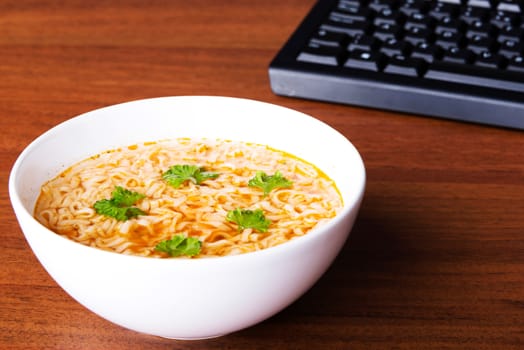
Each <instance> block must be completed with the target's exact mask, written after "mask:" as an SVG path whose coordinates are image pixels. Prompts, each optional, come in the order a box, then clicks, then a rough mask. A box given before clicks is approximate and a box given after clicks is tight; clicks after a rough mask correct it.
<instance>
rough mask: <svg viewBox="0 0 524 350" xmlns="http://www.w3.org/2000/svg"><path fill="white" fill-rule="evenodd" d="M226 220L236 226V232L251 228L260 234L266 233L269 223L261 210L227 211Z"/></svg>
mask: <svg viewBox="0 0 524 350" xmlns="http://www.w3.org/2000/svg"><path fill="white" fill-rule="evenodd" d="M226 218H227V220H229V221H231V222H234V223H235V224H237V225H238V230H239V231H243V230H244V229H246V228H252V229H255V230H258V231H260V232H266V231H267V229H268V228H269V225H270V224H271V221H270V220H268V219H266V217H265V216H264V212H263V211H262V210H261V209H255V210H250V209H240V208H238V209H235V210H230V211H228V213H227V215H226Z"/></svg>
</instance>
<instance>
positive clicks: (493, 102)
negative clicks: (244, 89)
mask: <svg viewBox="0 0 524 350" xmlns="http://www.w3.org/2000/svg"><path fill="white" fill-rule="evenodd" d="M269 77H270V82H271V88H272V89H273V91H274V92H275V93H276V94H278V95H283V96H290V97H298V98H306V99H314V100H320V101H327V102H335V103H343V104H349V105H356V106H365V107H371V108H379V109H385V110H393V111H399V112H406V113H412V114H418V115H424V116H433V117H442V118H448V119H453V120H460V121H465V122H474V123H481V124H486V125H492V126H500V127H508V128H515V129H521V130H524V0H469V1H468V0H444V1H435V0H320V1H319V2H318V3H316V5H315V6H314V7H313V8H312V9H311V11H310V12H309V13H308V15H307V16H306V17H305V18H304V20H303V21H302V23H301V24H300V25H299V27H298V28H297V29H296V31H295V32H294V33H293V34H292V35H291V37H290V38H289V40H288V41H287V42H286V43H285V44H284V46H283V47H282V49H281V50H280V51H279V53H278V54H277V55H276V57H275V58H274V59H273V61H272V62H271V64H270V66H269Z"/></svg>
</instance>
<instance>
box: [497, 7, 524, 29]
mask: <svg viewBox="0 0 524 350" xmlns="http://www.w3.org/2000/svg"><path fill="white" fill-rule="evenodd" d="M519 16H520V15H519V14H518V13H514V12H507V11H496V12H495V13H493V14H492V16H491V18H490V23H491V24H492V25H494V26H495V27H497V28H502V27H505V26H507V25H512V26H513V25H516V24H517V23H518V21H519Z"/></svg>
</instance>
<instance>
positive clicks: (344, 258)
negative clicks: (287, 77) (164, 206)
mask: <svg viewBox="0 0 524 350" xmlns="http://www.w3.org/2000/svg"><path fill="white" fill-rule="evenodd" d="M312 4H313V0H307V1H306V0H286V1H280V0H263V1H250V0H234V1H212V0H194V1H179V0H166V1H158V0H152V1H138V0H129V1H118V0H115V1H95V2H88V1H81V0H69V1H51V0H44V1H36V0H33V1H30V0H21V1H19V0H16V1H15V0H3V1H1V2H0V130H1V133H2V137H1V139H0V171H1V176H0V184H1V186H0V235H1V239H0V252H1V263H0V348H1V349H113V350H119V349H246V350H247V349H272V350H277V349H523V348H524V133H522V132H519V131H515V130H506V129H499V128H490V127H486V126H479V125H472V124H465V123H459V122H453V121H446V120H439V119H431V118H424V117H420V116H410V115H404V114H397V113H390V112H384V111H378V110H373V109H363V108H358V107H350V106H340V105H332V104H327V103H321V102H313V101H305V100H299V99H290V98H285V97H278V96H276V95H274V94H273V93H272V92H271V90H270V88H269V82H268V74H267V67H268V64H269V62H270V61H271V59H272V58H273V57H274V55H275V54H276V52H277V51H278V49H279V48H280V47H281V46H282V44H283V43H284V42H285V40H286V39H287V38H288V36H289V35H290V34H291V33H292V31H293V30H294V28H295V27H296V26H297V25H298V23H299V22H300V20H301V19H302V17H303V16H304V15H305V14H306V12H307V11H308V9H309V8H310V7H311V5H312ZM169 95H224V96H237V97H245V98H252V99H257V100H262V101H267V102H271V103H276V104H280V105H283V106H287V107H291V108H294V109H297V110H299V111H302V112H305V113H308V114H310V115H313V116H315V117H317V118H318V119H320V120H323V121H325V122H327V123H328V124H330V125H331V126H333V127H334V128H336V129H338V130H339V131H340V132H342V133H343V134H344V135H346V136H347V137H348V138H349V139H350V140H351V141H352V142H353V143H354V145H355V146H356V147H357V148H358V150H359V151H360V152H361V154H362V157H363V159H364V162H365V164H366V169H367V175H368V185H367V190H366V195H365V199H364V202H363V206H362V209H361V212H360V215H359V217H358V219H357V222H356V225H355V227H354V230H353V231H352V233H351V236H350V239H349V241H348V242H347V244H346V245H345V247H344V248H343V250H342V252H341V254H340V255H339V257H338V258H337V260H336V261H335V263H334V264H333V265H332V267H331V268H330V269H329V270H328V272H327V273H326V274H325V275H324V276H323V277H322V278H321V280H320V281H319V282H318V283H317V284H316V285H315V286H314V287H313V288H312V289H311V290H310V291H309V292H307V293H306V294H305V295H304V296H303V297H302V298H300V299H299V300H298V301H297V302H295V303H294V304H292V305H291V306H289V307H288V308H286V309H285V310H284V311H282V312H281V313H279V314H277V315H276V316H274V317H272V318H270V319H268V320H266V321H264V322H262V323H260V324H258V325H255V326H253V327H251V328H248V329H245V330H242V331H239V332H237V333H234V334H230V335H227V336H224V337H220V338H216V339H210V340H202V341H174V340H167V339H162V338H158V337H153V336H148V335H143V334H138V333H135V332H132V331H129V330H126V329H123V328H120V327H118V326H116V325H113V324H111V323H109V322H108V321H106V320H104V319H102V318H100V317H98V316H96V315H94V314H93V313H91V312H89V311H88V310H86V309H85V308H84V307H82V306H81V305H80V304H78V303H77V302H76V301H74V300H73V299H72V298H71V297H69V296H68V295H67V294H66V293H65V292H63V291H62V289H60V287H58V286H57V284H56V283H55V282H54V281H53V280H52V279H51V278H50V277H49V275H48V274H47V273H46V272H45V271H44V269H43V268H42V267H41V265H40V264H39V263H38V261H37V260H36V258H35V256H34V255H33V254H32V252H31V250H30V248H29V246H28V245H27V243H26V241H25V239H24V237H23V235H22V233H21V231H20V228H19V226H18V223H17V222H16V218H15V216H14V213H13V211H12V209H11V204H10V202H9V196H8V191H7V184H8V177H9V172H10V169H11V167H12V165H13V162H14V161H15V159H16V157H17V156H18V154H19V153H20V152H21V151H22V150H23V148H24V147H25V146H27V145H28V144H29V143H30V142H31V141H32V140H33V139H34V138H35V137H37V136H38V135H40V134H41V133H42V132H44V131H46V130H47V129H48V128H50V127H52V126H54V125H56V124H58V123H60V122H62V121H64V120H66V119H68V118H70V117H73V116H75V115H78V114H81V113H83V112H87V111H89V110H92V109H95V108H99V107H103V106H107V105H111V104H115V103H119V102H124V101H130V100H135V99H142V98H149V97H157V96H169ZM257 122H260V123H263V122H264V121H263V120H260V121H257ZM314 142H322V140H314ZM51 156H52V155H50V157H51ZM340 161H341V162H343V161H344V159H343V157H342V158H341V159H340Z"/></svg>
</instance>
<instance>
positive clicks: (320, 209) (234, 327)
mask: <svg viewBox="0 0 524 350" xmlns="http://www.w3.org/2000/svg"><path fill="white" fill-rule="evenodd" d="M364 187H365V169H364V165H363V162H362V159H361V157H360V155H359V153H358V151H357V150H356V149H355V147H354V146H353V145H352V144H351V142H350V141H349V140H347V139H346V138H345V137H344V136H343V135H342V134H340V133H339V132H338V131H336V130H335V129H333V128H332V127H330V126H328V125H327V124H325V123H323V122H321V121H319V120H318V119H316V118H313V117H311V116H308V115H305V114H303V113H300V112H298V111H294V110H291V109H288V108H284V107H281V106H276V105H272V104H268V103H264V102H259V101H253V100H247V99H239V98H229V97H212V96H181V97H162V98H154V99H147V100H139V101H133V102H128V103H123V104H118V105H114V106H109V107H106V108H102V109H98V110H95V111H92V112H88V113H85V114H83V115H80V116H77V117H74V118H72V119H70V120H68V121H66V122H64V123H62V124H59V125H57V126H55V127H54V128H52V129H50V130H49V131H47V132H46V133H44V134H43V135H41V136H40V137H38V138H37V139H36V140H34V141H33V142H32V143H31V144H30V145H29V146H28V147H26V149H24V150H23V152H22V153H21V154H20V156H19V157H18V159H17V161H16V162H15V164H14V166H13V169H12V171H11V176H10V179H9V193H10V198H11V202H12V205H13V208H14V211H15V214H16V216H17V219H18V221H19V223H20V226H21V228H22V231H23V233H24V235H25V237H26V239H27V242H28V243H29V245H30V247H31V249H32V250H33V252H34V254H35V256H36V257H37V258H38V260H39V261H40V263H41V264H42V265H43V266H44V268H45V269H46V271H47V272H48V273H49V274H50V275H51V277H52V278H53V279H54V280H55V281H56V282H57V283H58V284H59V285H60V286H61V287H62V288H63V289H64V290H65V291H66V292H67V293H68V294H69V295H71V297H73V298H74V299H75V300H77V301H78V302H79V303H81V304H82V305H84V306H85V307H86V308H87V309H89V310H91V311H93V312H94V313H96V314H98V315H99V316H101V317H103V318H105V319H107V320H109V321H111V322H113V323H115V324H118V325H120V326H122V327H125V328H128V329H132V330H135V331H137V332H142V333H147V334H151V335H157V336H161V337H166V338H175V339H202V338H209V337H216V336H221V335H224V334H228V333H231V332H235V331H238V330H240V329H243V328H246V327H249V326H252V325H254V324H256V323H258V322H261V321H263V320H265V319H267V318H269V317H270V316H272V315H274V314H276V313H277V312H279V311H280V310H282V309H283V308H285V307H287V306H288V305H290V304H291V303H292V302H294V301H295V300H296V299H297V298H299V297H300V296H301V295H302V294H304V293H305V292H306V291H307V290H308V289H309V288H310V287H311V286H312V285H313V284H314V283H315V282H316V281H317V280H318V279H319V278H320V277H321V276H322V274H323V273H324V272H325V271H326V270H327V269H328V267H329V266H330V265H331V263H332V262H333V260H334V259H335V258H336V256H337V254H338V253H339V252H340V250H341V248H342V247H343V245H344V243H345V241H346V239H347V237H348V235H349V233H350V230H351V228H352V226H353V223H354V221H355V219H356V216H357V214H358V210H359V207H360V203H361V201H362V197H363V194H364Z"/></svg>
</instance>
